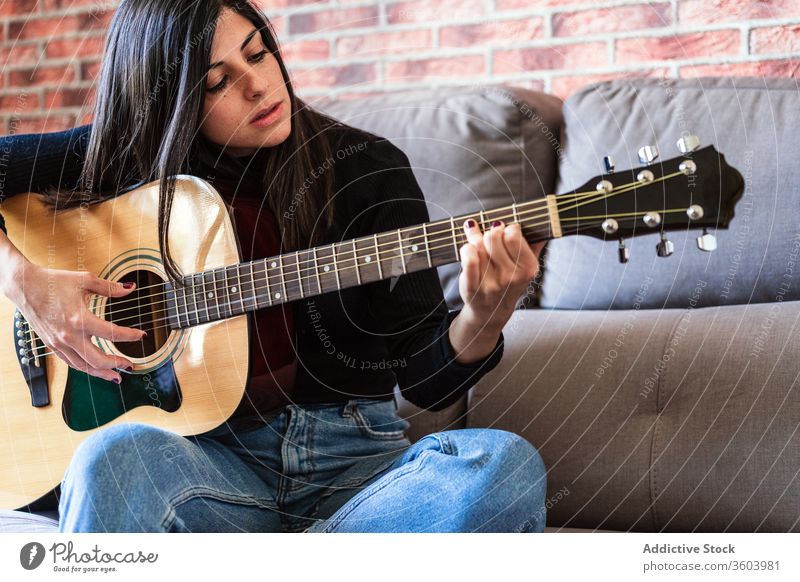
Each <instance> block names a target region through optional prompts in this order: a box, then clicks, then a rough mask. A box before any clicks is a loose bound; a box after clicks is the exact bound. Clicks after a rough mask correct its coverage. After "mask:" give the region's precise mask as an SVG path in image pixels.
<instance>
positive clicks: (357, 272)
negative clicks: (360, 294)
mask: <svg viewBox="0 0 800 582" xmlns="http://www.w3.org/2000/svg"><path fill="white" fill-rule="evenodd" d="M352 242H353V264H354V265H355V268H356V280H357V281H358V284H359V285H361V273H360V272H359V267H358V253H357V252H356V239H353V241H352Z"/></svg>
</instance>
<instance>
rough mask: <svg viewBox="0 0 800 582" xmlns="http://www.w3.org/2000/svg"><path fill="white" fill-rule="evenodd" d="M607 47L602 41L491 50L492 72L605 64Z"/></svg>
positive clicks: (516, 71) (500, 72)
mask: <svg viewBox="0 0 800 582" xmlns="http://www.w3.org/2000/svg"><path fill="white" fill-rule="evenodd" d="M608 64H609V63H608V47H607V45H606V43H604V42H589V43H584V44H567V45H557V46H548V47H536V48H528V49H520V50H512V51H497V52H495V54H494V67H493V71H494V73H495V74H509V73H519V72H520V71H538V70H546V69H575V68H586V67H598V66H603V65H608Z"/></svg>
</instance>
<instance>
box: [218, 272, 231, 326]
mask: <svg viewBox="0 0 800 582" xmlns="http://www.w3.org/2000/svg"><path fill="white" fill-rule="evenodd" d="M220 269H221V270H222V273H220V274H221V276H222V287H223V289H225V307H226V308H227V312H226V314H225V317H230V316H231V315H233V309H232V306H231V296H230V294H229V291H230V284H229V282H228V270H227V269H226V268H225V267H220Z"/></svg>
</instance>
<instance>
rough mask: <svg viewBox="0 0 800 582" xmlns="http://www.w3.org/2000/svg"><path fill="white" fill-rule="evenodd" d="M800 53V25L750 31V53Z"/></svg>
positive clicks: (769, 27)
mask: <svg viewBox="0 0 800 582" xmlns="http://www.w3.org/2000/svg"><path fill="white" fill-rule="evenodd" d="M797 51H800V24H795V25H792V26H766V27H764V28H754V29H753V30H751V31H750V52H751V53H753V54H757V53H788V52H797Z"/></svg>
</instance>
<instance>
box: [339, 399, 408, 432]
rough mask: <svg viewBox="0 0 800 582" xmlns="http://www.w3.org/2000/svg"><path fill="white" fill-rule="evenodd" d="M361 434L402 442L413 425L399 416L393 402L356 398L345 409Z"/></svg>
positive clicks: (346, 414) (345, 413)
mask: <svg viewBox="0 0 800 582" xmlns="http://www.w3.org/2000/svg"><path fill="white" fill-rule="evenodd" d="M344 415H345V416H350V417H352V418H353V420H354V421H355V423H356V425H357V426H358V428H359V430H360V431H361V433H362V434H363V435H365V436H367V437H369V438H371V439H375V440H402V439H404V438H406V430H407V429H408V427H409V426H411V423H410V422H408V421H407V420H406V419H404V418H402V417H400V416H398V415H397V411H396V410H395V403H394V401H393V400H375V399H366V398H356V399H353V400H350V401H349V402H348V404H347V406H346V407H345V412H344Z"/></svg>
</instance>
